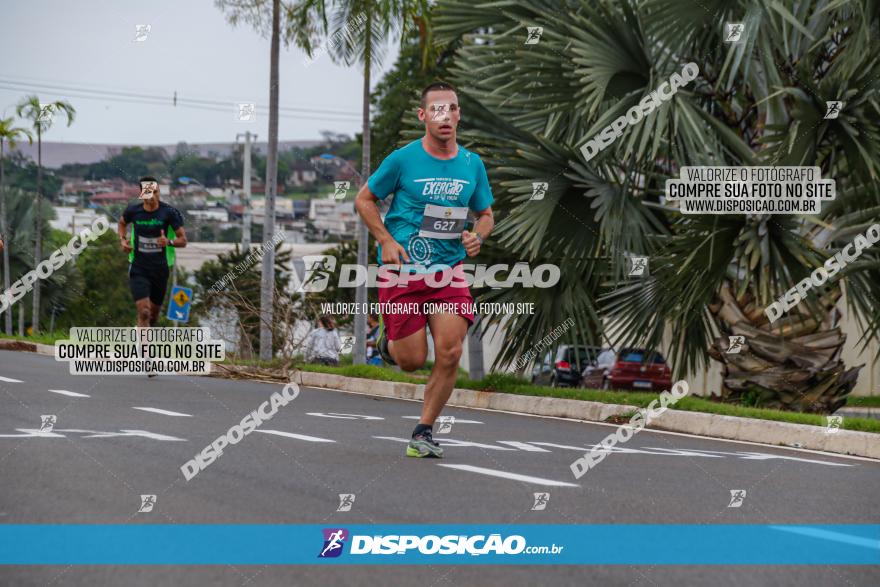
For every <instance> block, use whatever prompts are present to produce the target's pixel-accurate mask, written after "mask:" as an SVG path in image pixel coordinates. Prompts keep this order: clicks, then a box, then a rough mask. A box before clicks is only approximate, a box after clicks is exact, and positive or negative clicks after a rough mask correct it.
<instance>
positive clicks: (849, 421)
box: [297, 364, 880, 434]
mask: <svg viewBox="0 0 880 587" xmlns="http://www.w3.org/2000/svg"><path fill="white" fill-rule="evenodd" d="M297 367H298V368H300V369H302V370H303V371H309V372H313V373H331V374H334V375H345V376H347V377H358V378H362V379H374V380H378V381H397V382H403V383H424V382H425V378H424V376H421V377H420V376H412V375H409V374H406V373H401V372H398V371H394V370H393V369H388V368H384V367H376V366H374V365H346V366H341V367H328V366H326V365H309V364H305V365H297ZM455 387H459V388H463V389H473V390H475V391H490V392H497V393H513V394H519V395H531V396H539V397H558V398H563V399H574V400H583V401H591V402H599V403H603V404H626V405H631V406H637V407H640V408H645V407H648V404H650V403H651V402H652V401H653V400H655V399H657V395H658V394H655V393H645V392H638V391H602V390H598V389H582V388H569V387H544V386H539V385H532V384H531V383H528V382H527V381H525V380H524V379H520V378H519V377H515V376H513V375H509V374H500V373H490V374H489V375H487V376H486V377H485V378H483V379H481V380H480V381H471V380H470V379H467V378H466V377H459V378H458V379H457V380H456V382H455ZM674 409H676V410H683V411H686V412H702V413H704V414H719V415H722V416H739V417H741V418H755V419H758V420H771V421H774V422H789V423H791V424H808V425H811V426H821V427H823V428H824V427H825V426H826V422H827V421H826V419H825V418H826V417H825V416H822V415H819V414H804V413H800V412H785V411H782V410H768V409H764V408H750V407H745V406H737V405H734V404H724V403H721V402H716V401H712V400H709V399H704V398H701V397H694V396H688V397H684V398H682V399H681V400H679V401H678V402H677V403H676V404H675V406H674ZM843 428H844V429H846V430H855V431H859V432H874V433H878V434H880V420H872V419H870V418H848V417H845V418H844V419H843Z"/></svg>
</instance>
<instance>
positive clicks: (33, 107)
mask: <svg viewBox="0 0 880 587" xmlns="http://www.w3.org/2000/svg"><path fill="white" fill-rule="evenodd" d="M15 111H16V114H17V115H18V116H19V117H21V118H26V119H28V120H29V121H30V122H31V125H32V126H33V129H34V133H35V134H36V135H37V205H36V208H35V210H36V217H35V218H34V226H35V227H36V231H35V233H34V264H35V265H36V264H38V263H39V262H40V261H42V260H43V257H42V254H43V242H42V241H43V223H42V208H43V207H42V202H43V181H42V180H43V133H45V132H46V131H48V130H49V129H50V128H51V127H52V123H53V122H54V119H55V115H56V114H64V116H65V118H66V119H67V126H70V125H71V124H73V120H74V117H75V115H76V110H75V109H74V108H73V106H71V105H70V104H69V103H68V102H65V101H64V100H57V101H55V102H48V103H45V104H42V103H40V99H39V98H38V97H37V96H28V97H27V98H25V99H24V100H22V101H21V102H19V103H18V105H17V106H16V110H15ZM32 327H33V332H34V334H39V333H40V281H39V280H37V281H36V282H35V283H34V291H33V325H32Z"/></svg>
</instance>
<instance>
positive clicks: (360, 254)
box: [321, 153, 370, 365]
mask: <svg viewBox="0 0 880 587" xmlns="http://www.w3.org/2000/svg"><path fill="white" fill-rule="evenodd" d="M321 158H322V159H331V160H336V161H341V162H342V163H343V164H344V165H345V166H346V167H347V168H348V169H350V170H351V171H352V172H353V173H354V174H355V176H357V178H358V188H360V184H361V183H363V181H364V179H363V175H361V174H360V173H358V172H357V170H356V169H355V168H354V167H352V165H351V163H349V162H348V161H346V160H345V159H343V158H342V157H338V156H336V155H331V154H329V153H324V154H323V155H321ZM363 165H364V175H368V174H369V172H370V169H369V161H367V160H366V158H364V162H363ZM356 236H357V244H358V247H357V264H358V265H359V266H361V267H364V268H366V267H367V263H368V260H367V251H368V250H369V244H370V237H369V233H368V232H367V225H366V224H365V223H364V221H363V219H362V218H361V217H360V215H358V217H357V229H356ZM354 299H355V303H356V304H357V307H358V308H365V307H367V284H366V282H365V283H361V284H359V285H358V286H357V290H355V298H354ZM366 362H367V316H366V314H364V313H363V312H357V313H356V314H355V315H354V349H353V350H352V363H354V364H355V365H364V364H366Z"/></svg>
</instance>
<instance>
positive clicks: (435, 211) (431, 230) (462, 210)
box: [419, 204, 468, 239]
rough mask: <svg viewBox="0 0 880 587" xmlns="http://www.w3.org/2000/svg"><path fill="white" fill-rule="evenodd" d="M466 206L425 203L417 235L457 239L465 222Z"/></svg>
mask: <svg viewBox="0 0 880 587" xmlns="http://www.w3.org/2000/svg"><path fill="white" fill-rule="evenodd" d="M467 213H468V209H467V207H466V206H460V207H459V206H437V205H436V204H427V205H426V206H425V215H424V216H423V217H422V225H421V227H420V228H419V236H421V237H425V238H440V239H457V238H459V236H460V235H461V233H462V231H464V225H465V222H467Z"/></svg>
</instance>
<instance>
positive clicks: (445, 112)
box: [431, 102, 449, 122]
mask: <svg viewBox="0 0 880 587" xmlns="http://www.w3.org/2000/svg"><path fill="white" fill-rule="evenodd" d="M447 120H449V104H446V103H442V102H438V103H436V104H431V122H446V121H447Z"/></svg>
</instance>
